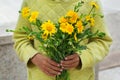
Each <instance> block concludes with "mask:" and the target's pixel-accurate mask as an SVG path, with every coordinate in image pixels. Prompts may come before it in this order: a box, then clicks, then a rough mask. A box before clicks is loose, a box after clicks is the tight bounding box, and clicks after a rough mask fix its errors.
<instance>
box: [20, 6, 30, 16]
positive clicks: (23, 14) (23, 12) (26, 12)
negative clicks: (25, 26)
mask: <svg viewBox="0 0 120 80" xmlns="http://www.w3.org/2000/svg"><path fill="white" fill-rule="evenodd" d="M21 13H22V16H23V17H24V18H26V17H28V16H29V15H30V9H29V8H28V7H25V8H23V9H22V11H21Z"/></svg>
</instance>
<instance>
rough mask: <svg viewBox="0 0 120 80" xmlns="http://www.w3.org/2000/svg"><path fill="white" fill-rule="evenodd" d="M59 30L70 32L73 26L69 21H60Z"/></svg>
mask: <svg viewBox="0 0 120 80" xmlns="http://www.w3.org/2000/svg"><path fill="white" fill-rule="evenodd" d="M60 30H61V31H62V32H64V33H68V34H72V32H73V31H74V27H73V26H72V25H71V24H69V23H61V24H60Z"/></svg>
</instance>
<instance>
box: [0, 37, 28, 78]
mask: <svg viewBox="0 0 120 80" xmlns="http://www.w3.org/2000/svg"><path fill="white" fill-rule="evenodd" d="M0 80H26V68H25V65H24V64H23V63H22V62H20V61H19V59H18V57H17V55H16V53H15V51H14V49H13V42H12V39H11V36H4V37H0Z"/></svg>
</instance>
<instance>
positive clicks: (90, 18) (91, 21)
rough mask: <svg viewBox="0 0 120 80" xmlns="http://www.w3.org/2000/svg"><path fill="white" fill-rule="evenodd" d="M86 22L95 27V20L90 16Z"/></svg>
mask: <svg viewBox="0 0 120 80" xmlns="http://www.w3.org/2000/svg"><path fill="white" fill-rule="evenodd" d="M86 21H88V22H90V24H91V26H94V25H95V20H94V18H92V17H91V16H90V15H88V16H86Z"/></svg>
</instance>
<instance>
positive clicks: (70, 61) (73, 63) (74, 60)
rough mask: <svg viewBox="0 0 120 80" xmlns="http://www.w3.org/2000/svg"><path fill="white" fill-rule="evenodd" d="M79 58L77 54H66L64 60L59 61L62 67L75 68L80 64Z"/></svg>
mask: <svg viewBox="0 0 120 80" xmlns="http://www.w3.org/2000/svg"><path fill="white" fill-rule="evenodd" d="M80 64H81V60H80V57H79V55H78V54H73V55H70V56H67V57H66V58H65V60H64V61H61V66H62V68H63V69H70V68H76V67H78V66H80Z"/></svg>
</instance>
